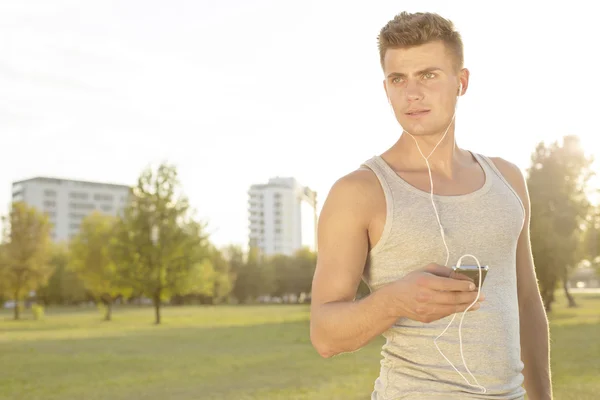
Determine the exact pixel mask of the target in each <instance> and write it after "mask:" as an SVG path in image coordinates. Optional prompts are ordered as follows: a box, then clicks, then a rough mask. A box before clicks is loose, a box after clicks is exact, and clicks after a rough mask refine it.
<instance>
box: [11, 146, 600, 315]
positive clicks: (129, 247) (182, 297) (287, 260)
mask: <svg viewBox="0 0 600 400" xmlns="http://www.w3.org/2000/svg"><path fill="white" fill-rule="evenodd" d="M592 161H593V160H592V159H591V158H590V157H588V156H586V155H585V152H584V150H583V148H582V146H581V143H580V141H579V139H578V138H577V137H576V136H565V137H564V138H563V139H562V140H561V141H560V142H558V141H557V142H554V143H550V144H545V143H540V144H539V145H538V146H537V147H536V149H535V151H534V152H533V154H532V157H531V165H530V167H529V168H528V169H527V174H526V175H527V187H528V190H529V194H530V198H531V245H532V250H533V255H534V262H535V267H536V274H537V278H538V283H539V287H540V291H541V294H542V297H543V300H544V304H545V307H546V309H547V310H548V311H550V310H551V306H552V303H553V301H554V293H555V291H556V289H557V288H559V287H560V285H562V287H563V288H564V291H565V293H566V294H567V297H568V298H569V300H570V305H571V306H576V303H575V300H574V299H573V298H572V296H570V294H569V287H568V284H567V282H568V280H569V276H570V275H571V274H572V273H573V271H574V269H575V268H577V267H578V266H581V265H588V266H592V267H595V268H596V269H598V266H599V265H600V257H599V254H598V249H599V247H600V246H599V244H600V209H599V208H598V206H597V205H594V204H592V202H591V201H590V195H594V194H596V193H595V192H593V191H592V190H590V185H589V181H590V179H591V177H592V176H593V175H594V174H593V173H592V171H591V164H592ZM3 222H4V224H3V226H4V232H3V241H2V243H1V244H0V301H3V300H16V301H17V302H19V303H20V302H22V301H23V300H29V301H35V302H37V303H38V304H40V303H41V304H45V305H50V304H79V303H82V302H89V301H95V302H97V303H100V304H103V305H104V307H105V310H106V313H105V318H106V319H110V318H111V310H112V305H113V304H114V302H115V301H119V302H123V303H132V302H133V303H139V302H142V301H144V302H151V303H152V304H153V305H154V309H155V321H156V323H160V318H161V316H160V310H161V305H163V304H165V303H169V304H191V303H195V304H198V303H201V304H221V303H248V302H256V301H270V302H273V301H276V302H308V301H310V291H311V281H312V276H313V274H314V270H315V265H316V257H317V256H316V254H314V253H312V252H310V251H309V250H301V251H299V252H298V253H296V254H295V255H294V256H291V257H287V256H274V257H271V258H265V257H262V256H261V255H260V254H259V253H257V252H256V250H251V251H250V252H249V253H247V254H246V253H244V252H243V251H242V250H241V249H240V248H239V247H235V246H229V247H226V248H223V249H218V248H216V247H215V246H214V245H213V244H212V243H211V242H210V238H209V236H208V234H207V229H206V225H205V224H203V223H201V222H200V221H198V220H196V219H195V218H194V217H193V212H192V210H191V208H190V206H189V204H188V200H187V198H186V197H185V195H183V191H182V188H181V186H180V183H179V180H178V177H177V171H176V169H175V168H174V167H173V166H170V165H168V164H163V165H161V166H159V167H158V169H157V170H156V171H153V170H151V169H147V170H145V171H144V172H143V173H142V174H141V176H140V177H139V179H138V182H137V185H136V186H135V187H134V188H133V189H132V192H131V195H130V201H129V202H128V204H127V207H126V208H125V210H124V212H123V214H122V215H121V216H119V217H111V216H108V215H103V214H100V213H93V214H90V215H89V216H88V217H87V218H85V219H84V220H83V221H82V224H81V228H80V232H79V234H78V235H77V236H75V237H73V238H72V240H70V241H69V242H68V243H66V244H53V243H52V242H51V240H50V231H51V226H50V223H49V221H48V218H47V217H46V215H44V214H43V213H41V212H40V211H38V210H36V209H34V208H31V207H29V206H27V205H26V204H23V203H14V204H13V205H12V207H11V210H10V213H9V215H8V216H6V217H5V218H4V221H3ZM490 229H493V227H490ZM491 267H493V266H491ZM367 293H368V289H367V287H366V286H365V285H364V284H361V286H360V287H359V291H358V293H357V295H358V296H362V295H365V294H367ZM32 295H34V296H33V297H32ZM20 309H21V307H18V306H17V307H15V310H14V312H15V319H18V318H19V311H20Z"/></svg>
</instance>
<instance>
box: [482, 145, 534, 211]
mask: <svg viewBox="0 0 600 400" xmlns="http://www.w3.org/2000/svg"><path fill="white" fill-rule="evenodd" d="M488 158H489V159H490V160H492V162H493V163H494V165H495V166H496V168H498V170H499V171H500V173H501V174H502V176H504V178H505V179H506V180H507V181H508V183H509V184H510V185H511V186H512V188H513V189H514V190H515V192H517V194H518V195H519V197H521V201H523V204H524V205H527V204H528V203H529V194H528V192H527V183H526V181H525V176H524V175H523V172H522V171H521V169H520V168H519V167H518V166H517V165H516V164H514V163H512V162H510V161H507V160H505V159H504V158H501V157H488Z"/></svg>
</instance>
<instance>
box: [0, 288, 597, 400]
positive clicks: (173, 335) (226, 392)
mask: <svg viewBox="0 0 600 400" xmlns="http://www.w3.org/2000/svg"><path fill="white" fill-rule="evenodd" d="M577 300H578V302H579V303H580V304H581V307H580V308H577V309H567V308H565V302H564V301H563V299H562V297H559V302H558V303H556V306H555V311H554V312H553V314H552V315H551V333H552V351H553V353H552V354H553V359H552V368H553V376H554V389H555V394H556V397H555V398H556V399H560V400H563V399H564V400H570V399H577V400H585V399H595V398H598V393H600V379H599V376H600V296H598V295H581V296H578V297H577ZM24 317H25V318H31V314H29V313H25V314H24ZM10 318H11V315H10V313H8V312H5V311H3V312H2V313H0V399H1V400H4V399H7V400H8V399H11V400H25V399H26V400H36V399H40V400H41V399H43V400H55V399H61V400H71V399H73V400H74V399H77V400H80V399H86V400H99V399H102V400H104V399H111V400H113V399H114V400H121V399H123V400H125V399H127V400H131V399H136V400H137V399H140V400H158V399H161V400H162V399H177V400H185V399H194V400H196V399H236V400H257V399H261V400H263V399H265V400H283V399H286V400H288V399H290V400H293V399H311V400H313V399H315V400H318V399H328V400H332V399H350V400H352V399H356V400H358V399H368V398H369V395H370V392H371V389H372V387H373V381H374V380H375V379H376V377H377V374H378V370H379V357H380V354H379V351H380V346H381V344H382V339H377V340H375V341H374V342H373V343H372V344H371V345H369V346H367V347H366V348H364V349H362V350H361V351H358V352H355V353H352V354H345V355H342V356H338V357H334V358H332V359H327V360H324V359H321V358H320V357H319V356H318V355H317V354H316V352H315V351H314V350H313V349H312V347H311V345H310V341H309V336H308V318H309V314H308V307H307V306H241V307H230V306H222V307H182V308H166V309H165V310H164V313H163V320H164V323H163V324H162V325H160V326H155V325H154V324H153V323H152V322H153V313H152V310H151V309H150V308H120V309H116V310H115V312H114V315H113V318H114V320H113V321H112V322H104V321H102V320H101V316H100V314H99V313H98V311H96V310H95V309H87V310H86V309H83V310H82V309H74V308H73V309H48V310H46V316H45V319H44V320H42V321H33V320H31V319H28V320H25V321H18V322H15V321H11V320H10Z"/></svg>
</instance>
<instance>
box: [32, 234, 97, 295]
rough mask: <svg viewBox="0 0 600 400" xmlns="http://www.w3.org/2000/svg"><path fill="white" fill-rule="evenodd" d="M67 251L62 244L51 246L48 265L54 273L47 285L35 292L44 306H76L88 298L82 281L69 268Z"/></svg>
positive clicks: (65, 246)
mask: <svg viewBox="0 0 600 400" xmlns="http://www.w3.org/2000/svg"><path fill="white" fill-rule="evenodd" d="M69 258H70V254H69V249H68V247H67V245H65V244H63V243H59V244H55V245H53V246H52V255H51V257H50V264H51V265H52V266H53V269H54V272H53V273H52V275H51V276H50V279H48V284H47V285H45V286H44V287H42V288H41V289H40V290H38V292H37V297H38V298H39V299H41V300H42V301H43V302H44V304H46V305H48V304H78V303H81V302H83V301H85V300H86V299H87V298H88V294H87V291H86V289H85V286H84V284H83V281H82V280H81V279H80V278H79V277H78V276H77V274H76V273H75V272H74V271H72V270H71V269H70V268H69V267H68V266H69Z"/></svg>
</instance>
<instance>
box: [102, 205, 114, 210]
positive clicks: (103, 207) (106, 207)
mask: <svg viewBox="0 0 600 400" xmlns="http://www.w3.org/2000/svg"><path fill="white" fill-rule="evenodd" d="M100 208H101V209H102V211H104V212H111V211H112V210H113V208H112V206H106V205H105V206H102V207H100Z"/></svg>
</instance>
